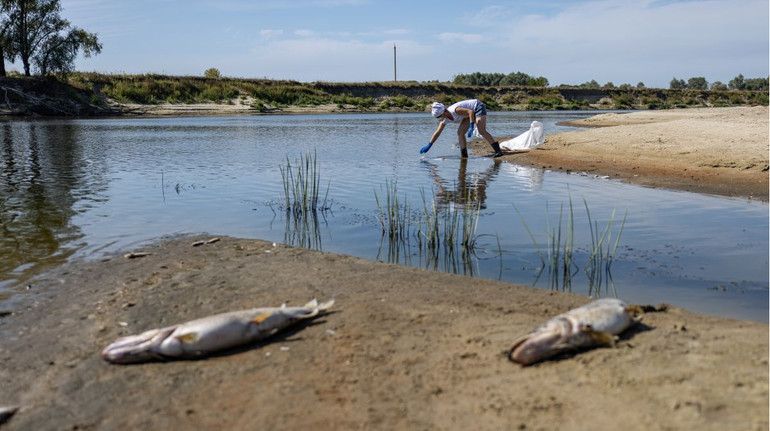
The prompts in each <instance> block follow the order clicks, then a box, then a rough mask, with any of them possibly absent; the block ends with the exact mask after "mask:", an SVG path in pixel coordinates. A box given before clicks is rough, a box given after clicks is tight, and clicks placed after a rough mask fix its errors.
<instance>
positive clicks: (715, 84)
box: [709, 81, 727, 91]
mask: <svg viewBox="0 0 770 431" xmlns="http://www.w3.org/2000/svg"><path fill="white" fill-rule="evenodd" d="M709 88H710V89H712V90H717V91H724V90H727V86H726V85H725V84H722V83H721V82H720V81H714V82H712V83H711V86H710V87H709Z"/></svg>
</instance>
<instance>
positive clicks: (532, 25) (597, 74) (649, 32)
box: [482, 0, 768, 86]
mask: <svg viewBox="0 0 770 431" xmlns="http://www.w3.org/2000/svg"><path fill="white" fill-rule="evenodd" d="M767 10H768V5H767V2H766V0H713V1H682V2H672V1H654V0H637V1H634V2H628V1H625V0H601V1H588V2H581V3H579V4H576V5H572V6H570V7H568V8H566V9H563V10H562V11H560V12H558V13H556V14H554V15H551V16H544V15H528V16H522V17H520V18H518V19H517V20H515V21H513V22H510V23H507V24H505V25H501V27H500V29H501V31H500V32H499V33H498V35H497V36H496V37H491V36H490V37H487V39H488V40H495V41H499V42H498V43H499V46H500V47H501V49H502V50H503V51H502V52H501V54H505V55H501V58H508V59H510V60H508V61H507V62H508V63H510V64H516V65H517V67H516V68H515V69H518V70H522V71H524V72H526V73H530V74H533V72H531V71H532V70H534V69H539V70H540V72H537V73H538V74H541V75H543V76H545V77H547V78H549V80H551V84H552V85H558V84H560V83H582V82H585V81H586V80H590V79H597V80H598V81H599V82H602V83H603V81H602V80H606V81H613V82H614V83H615V84H619V83H623V82H629V83H632V84H633V83H636V82H638V81H645V82H646V81H647V80H651V79H654V80H655V85H657V86H667V84H668V81H669V80H670V79H671V77H673V76H678V77H683V78H685V79H686V78H688V77H692V76H706V78H707V79H708V80H710V81H714V80H725V79H730V77H733V76H735V75H737V74H738V73H744V74H746V70H747V69H748V68H751V69H753V70H755V71H756V69H757V65H758V64H762V65H763V67H764V68H763V69H762V70H761V71H759V72H762V73H759V74H758V76H766V75H767V62H768V60H767V59H768V21H767V15H768V13H767ZM482 12H483V11H482ZM491 12H495V13H496V14H497V15H499V16H504V15H505V11H501V10H497V9H494V10H492V11H491ZM728 58H729V59H732V61H725V60H724V59H728ZM502 64H505V63H502ZM527 65H529V66H527ZM755 74H756V73H755ZM606 81H604V82H606Z"/></svg>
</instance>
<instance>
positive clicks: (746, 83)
mask: <svg viewBox="0 0 770 431" xmlns="http://www.w3.org/2000/svg"><path fill="white" fill-rule="evenodd" d="M669 88H670V89H672V90H684V89H688V90H722V91H724V90H749V91H767V90H768V89H770V87H768V79H767V78H744V77H743V75H742V74H739V75H738V76H736V77H735V78H733V79H731V80H730V82H728V83H727V84H723V83H722V82H720V81H714V82H712V83H711V84H709V82H708V81H706V78H704V77H702V76H698V77H693V78H690V79H688V80H687V82H685V81H684V79H676V77H674V78H673V79H672V80H671V83H670V84H669Z"/></svg>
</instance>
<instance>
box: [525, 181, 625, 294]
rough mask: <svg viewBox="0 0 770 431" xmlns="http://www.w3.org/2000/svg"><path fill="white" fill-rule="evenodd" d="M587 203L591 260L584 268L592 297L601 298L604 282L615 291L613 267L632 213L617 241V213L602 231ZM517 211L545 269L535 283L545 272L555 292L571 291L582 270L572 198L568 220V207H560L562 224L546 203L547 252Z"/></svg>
mask: <svg viewBox="0 0 770 431" xmlns="http://www.w3.org/2000/svg"><path fill="white" fill-rule="evenodd" d="M583 203H584V206H585V209H586V214H587V217H588V228H589V233H590V240H591V245H590V249H589V251H588V259H587V262H586V264H585V266H584V267H583V271H584V273H585V274H586V277H587V278H588V294H589V296H598V295H600V293H601V292H600V290H599V289H600V287H601V286H602V283H604V285H605V287H607V288H609V286H612V288H613V292H614V285H612V274H611V272H610V267H611V265H612V261H613V259H614V256H615V252H616V250H617V248H618V245H619V243H620V236H621V234H622V232H623V227H624V226H625V222H626V219H627V217H628V210H626V215H625V216H624V218H623V221H622V223H621V226H620V230H619V231H618V233H617V235H616V236H615V238H614V242H613V238H612V237H613V230H612V226H613V222H614V218H615V210H613V211H612V214H611V215H610V219H609V221H608V223H607V226H606V227H605V228H604V230H600V229H599V224H598V222H597V221H594V220H593V219H592V217H591V211H590V209H589V207H588V202H587V201H586V200H585V198H584V199H583ZM514 209H515V210H516V212H517V214H518V215H519V218H520V219H521V222H522V224H523V225H524V228H525V229H526V231H527V233H528V234H529V237H530V238H531V239H532V242H533V244H534V245H535V250H536V252H537V255H538V257H539V259H540V262H541V268H540V271H539V272H538V275H537V277H536V278H535V282H534V284H537V282H538V281H539V280H540V277H541V276H542V274H543V273H547V274H548V280H549V283H550V285H551V288H552V289H557V290H558V289H562V290H566V291H571V290H572V281H573V278H574V277H575V275H577V273H578V272H579V271H580V266H579V265H578V263H577V258H576V253H575V214H574V206H573V203H572V197H571V196H570V198H569V212H568V213H567V216H566V219H565V217H564V204H563V203H562V204H561V206H560V208H559V218H558V223H556V224H554V225H552V224H551V221H550V216H549V215H548V214H550V211H549V209H548V204H547V203H546V217H545V222H546V244H545V247H544V248H545V252H543V251H542V250H541V248H540V245H539V244H538V241H537V239H536V238H535V235H534V234H533V233H532V230H531V229H530V228H529V226H528V225H527V223H526V221H525V220H524V217H523V216H522V214H521V212H520V211H519V210H518V208H516V205H514Z"/></svg>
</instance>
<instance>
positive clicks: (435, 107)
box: [430, 102, 446, 118]
mask: <svg viewBox="0 0 770 431" xmlns="http://www.w3.org/2000/svg"><path fill="white" fill-rule="evenodd" d="M444 111H446V107H444V104H443V103H441V102H433V104H432V105H431V106H430V113H431V114H433V116H434V117H436V118H438V117H439V116H440V115H441V114H443V113H444Z"/></svg>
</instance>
